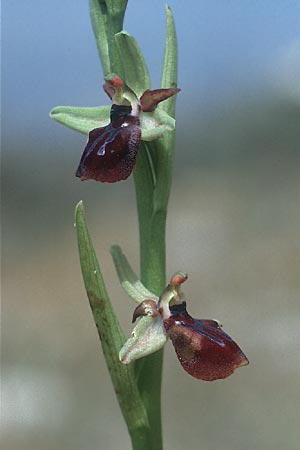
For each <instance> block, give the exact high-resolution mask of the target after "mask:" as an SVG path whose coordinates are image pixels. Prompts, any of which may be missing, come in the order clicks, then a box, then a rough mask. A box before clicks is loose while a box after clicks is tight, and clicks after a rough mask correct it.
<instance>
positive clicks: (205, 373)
mask: <svg viewBox="0 0 300 450" xmlns="http://www.w3.org/2000/svg"><path fill="white" fill-rule="evenodd" d="M170 313H171V314H170V317H168V318H166V319H164V321H163V323H164V327H165V330H166V333H167V335H168V336H169V338H170V339H171V341H172V343H173V345H174V347H175V351H176V354H177V357H178V359H179V361H180V363H181V365H182V367H183V368H184V369H185V370H186V371H187V372H188V373H189V374H190V375H192V376H193V377H195V378H199V379H201V380H204V381H213V380H217V379H222V378H227V377H228V376H229V375H231V374H232V373H233V372H234V371H235V369H237V368H239V367H242V366H245V365H247V364H248V363H249V361H248V359H247V358H246V356H245V355H244V353H243V352H242V350H241V349H240V348H239V346H238V345H237V344H236V343H235V342H234V340H233V339H232V338H231V337H230V336H228V334H226V333H225V332H224V331H223V330H222V328H221V326H220V324H219V323H218V322H217V321H215V320H199V319H194V318H193V317H191V316H190V315H189V314H188V312H187V311H186V303H185V302H182V303H181V304H178V305H173V306H171V307H170Z"/></svg>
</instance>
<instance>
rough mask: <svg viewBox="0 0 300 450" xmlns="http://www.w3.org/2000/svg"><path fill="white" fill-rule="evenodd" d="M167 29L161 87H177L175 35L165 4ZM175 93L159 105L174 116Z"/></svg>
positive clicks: (172, 21) (170, 12)
mask: <svg viewBox="0 0 300 450" xmlns="http://www.w3.org/2000/svg"><path fill="white" fill-rule="evenodd" d="M166 16H167V30H166V42H165V54H164V63H163V71H162V79H161V87H162V88H170V87H177V63H178V61H177V59H178V58H177V37H176V29H175V23H174V18H173V14H172V11H171V8H170V7H169V6H168V5H167V6H166ZM175 104H176V95H174V96H173V97H171V98H169V99H168V100H166V101H165V102H163V103H162V104H161V107H162V109H163V110H164V111H166V112H167V113H168V114H169V115H170V116H172V117H175Z"/></svg>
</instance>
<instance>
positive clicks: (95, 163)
mask: <svg viewBox="0 0 300 450" xmlns="http://www.w3.org/2000/svg"><path fill="white" fill-rule="evenodd" d="M140 140H141V128H140V119H139V117H137V116H132V115H131V106H124V105H112V107H111V112H110V124H109V125H107V126H106V127H101V128H95V129H94V130H92V131H90V133H89V139H88V142H87V144H86V147H85V149H84V152H83V155H82V157H81V160H80V163H79V166H78V169H77V171H76V176H77V177H79V178H80V179H81V180H90V179H93V180H96V181H102V182H108V183H114V182H116V181H120V180H126V178H128V177H129V175H130V174H131V172H132V170H133V168H134V165H135V161H136V154H137V151H138V148H139V145H140Z"/></svg>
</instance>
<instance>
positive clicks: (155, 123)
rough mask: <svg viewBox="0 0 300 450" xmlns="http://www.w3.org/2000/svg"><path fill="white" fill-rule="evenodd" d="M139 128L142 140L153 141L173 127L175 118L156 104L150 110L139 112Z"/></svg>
mask: <svg viewBox="0 0 300 450" xmlns="http://www.w3.org/2000/svg"><path fill="white" fill-rule="evenodd" d="M141 129H142V140H143V141H154V140H155V139H158V138H160V137H162V136H163V135H164V134H165V133H166V132H167V131H173V130H174V129H175V119H173V117H171V116H169V114H167V113H166V112H165V111H163V110H162V109H161V107H160V106H158V107H157V108H156V109H155V110H154V111H152V112H143V113H142V114H141Z"/></svg>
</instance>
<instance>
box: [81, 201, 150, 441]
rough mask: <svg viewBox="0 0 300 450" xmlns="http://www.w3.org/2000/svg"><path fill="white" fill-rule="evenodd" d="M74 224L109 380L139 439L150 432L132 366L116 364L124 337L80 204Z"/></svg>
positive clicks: (86, 285) (86, 286)
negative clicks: (139, 434)
mask: <svg viewBox="0 0 300 450" xmlns="http://www.w3.org/2000/svg"><path fill="white" fill-rule="evenodd" d="M75 223H76V230H77V239H78V249H79V256H80V264H81V270H82V275H83V279H84V285H85V288H86V291H87V295H88V298H89V302H90V306H91V309H92V313H93V316H94V321H95V324H96V327H97V329H98V333H99V337H100V340H101V344H102V349H103V353H104V356H105V359H106V363H107V366H108V369H109V372H110V376H111V379H112V382H113V385H114V388H115V392H116V395H117V398H118V401H119V404H120V407H121V410H122V412H123V415H124V418H125V420H126V423H127V426H128V428H129V431H132V434H135V435H136V433H137V430H139V432H140V433H141V439H142V437H143V435H144V434H145V432H147V429H148V428H149V424H148V417H147V413H146V410H145V407H144V405H143V403H142V400H141V398H140V394H139V392H138V389H137V385H136V380H135V374H134V366H133V365H130V366H125V365H123V364H122V363H121V362H120V361H119V351H120V349H121V347H122V346H123V344H124V342H125V336H124V333H123V331H122V329H121V327H120V324H119V322H118V319H117V317H116V315H115V313H114V310H113V308H112V305H111V302H110V300H109V297H108V294H107V291H106V288H105V285H104V281H103V278H102V274H101V271H100V267H99V264H98V261H97V257H96V254H95V251H94V249H93V244H92V241H91V238H90V235H89V232H88V229H87V225H86V220H85V214H84V208H83V203H82V202H79V203H78V205H77V207H76V211H75Z"/></svg>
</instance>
